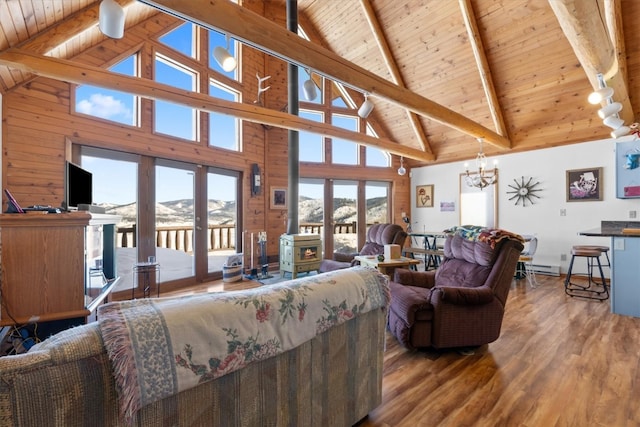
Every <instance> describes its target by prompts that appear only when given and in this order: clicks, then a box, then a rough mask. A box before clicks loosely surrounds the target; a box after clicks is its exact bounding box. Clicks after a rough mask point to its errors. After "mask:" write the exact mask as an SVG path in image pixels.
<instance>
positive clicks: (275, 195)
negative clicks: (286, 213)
mask: <svg viewBox="0 0 640 427" xmlns="http://www.w3.org/2000/svg"><path fill="white" fill-rule="evenodd" d="M287 208H288V205H287V189H286V188H277V187H271V209H287Z"/></svg>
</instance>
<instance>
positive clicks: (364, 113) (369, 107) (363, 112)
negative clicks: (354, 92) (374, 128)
mask: <svg viewBox="0 0 640 427" xmlns="http://www.w3.org/2000/svg"><path fill="white" fill-rule="evenodd" d="M373 107H374V105H373V102H371V101H370V100H369V95H368V94H366V93H365V94H364V102H363V103H362V105H361V106H360V108H359V109H358V115H359V116H360V117H362V118H363V119H366V118H367V117H369V114H371V112H372V111H373Z"/></svg>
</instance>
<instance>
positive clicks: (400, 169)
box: [398, 156, 407, 176]
mask: <svg viewBox="0 0 640 427" xmlns="http://www.w3.org/2000/svg"><path fill="white" fill-rule="evenodd" d="M406 173H407V170H406V169H405V168H404V157H402V156H400V167H399V168H398V175H400V176H402V175H404V174H406Z"/></svg>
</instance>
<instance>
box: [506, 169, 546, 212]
mask: <svg viewBox="0 0 640 427" xmlns="http://www.w3.org/2000/svg"><path fill="white" fill-rule="evenodd" d="M513 182H514V183H515V185H511V184H507V186H508V187H509V188H513V191H507V194H513V196H511V197H509V200H515V205H516V206H518V204H519V203H520V202H522V207H525V206H527V201H529V203H530V204H532V205H533V204H534V202H533V198H534V197H535V198H537V199H539V198H540V196H538V195H537V194H535V193H537V192H538V191H542V189H541V188H536V186H537V185H540V182H539V181H535V182H533V177H531V178H529V180H528V181H527V182H526V183H525V181H524V176H523V177H522V178H521V179H520V182H518V180H517V179H515V178H514V179H513Z"/></svg>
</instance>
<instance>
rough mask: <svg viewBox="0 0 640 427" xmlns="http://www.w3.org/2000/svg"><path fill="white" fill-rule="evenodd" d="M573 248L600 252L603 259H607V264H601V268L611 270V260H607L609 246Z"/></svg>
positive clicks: (578, 246) (577, 246) (576, 246)
mask: <svg viewBox="0 0 640 427" xmlns="http://www.w3.org/2000/svg"><path fill="white" fill-rule="evenodd" d="M574 248H578V249H597V250H599V251H601V252H602V253H604V255H605V257H606V258H607V263H606V264H602V266H603V267H609V268H611V260H609V246H600V245H575V246H574Z"/></svg>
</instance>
